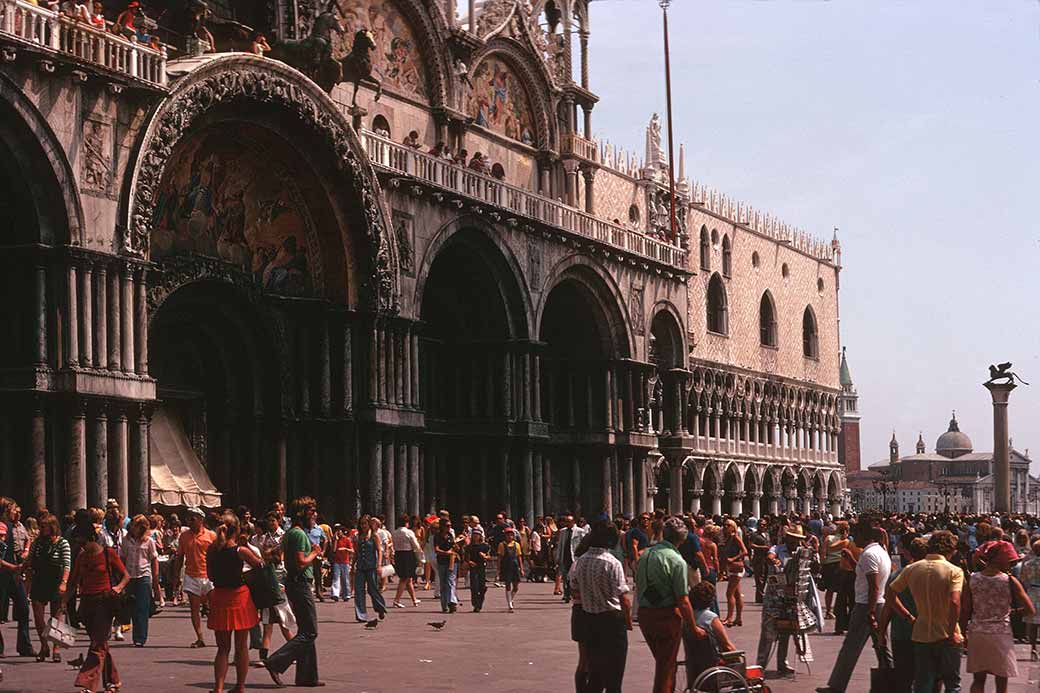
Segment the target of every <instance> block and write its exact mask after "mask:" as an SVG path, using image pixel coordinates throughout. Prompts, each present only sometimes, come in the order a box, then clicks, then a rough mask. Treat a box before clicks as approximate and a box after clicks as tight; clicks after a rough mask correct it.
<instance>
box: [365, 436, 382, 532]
mask: <svg viewBox="0 0 1040 693" xmlns="http://www.w3.org/2000/svg"><path fill="white" fill-rule="evenodd" d="M365 505H366V508H365V512H367V513H369V514H370V515H381V514H382V513H383V441H382V438H381V437H380V432H379V431H372V433H371V437H370V439H369V442H368V498H366V499H365Z"/></svg>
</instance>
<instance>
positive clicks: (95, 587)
mask: <svg viewBox="0 0 1040 693" xmlns="http://www.w3.org/2000/svg"><path fill="white" fill-rule="evenodd" d="M87 539H88V540H87V541H86V543H85V544H83V548H82V549H81V550H80V552H79V555H78V556H76V560H75V562H74V563H73V564H72V577H71V579H70V582H69V587H70V589H69V590H68V591H66V592H65V597H64V600H63V602H62V605H63V607H64V606H66V605H67V604H68V601H69V599H70V598H71V597H72V596H73V595H76V594H78V595H79V619H80V622H81V623H82V624H83V627H84V628H86V630H87V635H89V636H90V649H89V650H88V651H87V657H86V659H84V660H83V664H82V666H80V668H79V674H78V675H77V676H76V682H75V685H76V687H78V688H79V689H80V690H81V691H83V693H92V692H93V691H95V690H97V686H98V683H99V679H100V682H101V683H102V684H103V686H104V690H105V691H108V692H109V693H114V691H118V690H119V687H120V685H121V684H120V681H119V670H118V669H116V663H115V660H113V659H112V653H111V651H110V650H109V649H108V639H109V637H110V636H111V634H112V619H113V617H114V616H115V614H116V613H117V612H118V611H119V610H120V609H121V608H123V607H124V606H125V605H126V600H125V599H124V594H123V593H124V590H125V589H126V586H127V584H129V582H130V574H129V573H127V571H126V567H125V566H124V565H123V561H121V560H120V559H119V554H117V553H116V551H115V549H113V548H109V547H103V546H102V545H101V544H100V543H99V541H98V536H97V535H96V534H95V535H94V536H92V537H87ZM117 576H118V578H117Z"/></svg>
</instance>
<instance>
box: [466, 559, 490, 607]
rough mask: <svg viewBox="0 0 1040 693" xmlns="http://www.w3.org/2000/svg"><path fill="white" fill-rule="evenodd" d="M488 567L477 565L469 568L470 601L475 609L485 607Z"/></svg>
mask: <svg viewBox="0 0 1040 693" xmlns="http://www.w3.org/2000/svg"><path fill="white" fill-rule="evenodd" d="M486 571H487V568H485V567H484V566H477V567H476V568H470V569H469V594H470V599H469V600H470V603H471V604H472V605H473V608H474V609H483V608H484V595H485V594H487V573H486Z"/></svg>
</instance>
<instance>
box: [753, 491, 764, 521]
mask: <svg viewBox="0 0 1040 693" xmlns="http://www.w3.org/2000/svg"><path fill="white" fill-rule="evenodd" d="M761 500H762V492H761V491H752V492H751V516H752V517H762V509H761V507H762V506H761Z"/></svg>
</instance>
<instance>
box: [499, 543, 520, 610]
mask: <svg viewBox="0 0 1040 693" xmlns="http://www.w3.org/2000/svg"><path fill="white" fill-rule="evenodd" d="M505 534H506V538H505V541H503V542H502V543H501V544H499V545H498V579H499V581H500V582H501V583H502V585H503V586H504V587H505V588H506V605H507V606H508V607H509V613H513V600H515V599H516V593H517V591H519V589H520V576H521V575H523V572H524V559H523V556H522V555H521V552H520V544H518V543H517V541H516V530H515V529H513V528H512V527H506V531H505Z"/></svg>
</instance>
